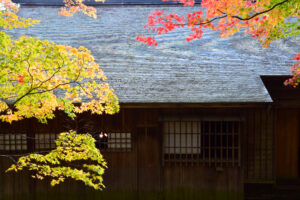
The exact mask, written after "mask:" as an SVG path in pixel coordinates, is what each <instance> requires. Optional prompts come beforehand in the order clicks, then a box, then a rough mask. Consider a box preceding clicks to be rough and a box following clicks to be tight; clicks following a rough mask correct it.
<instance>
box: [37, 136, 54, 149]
mask: <svg viewBox="0 0 300 200" xmlns="http://www.w3.org/2000/svg"><path fill="white" fill-rule="evenodd" d="M57 138H58V134H55V133H38V134H36V135H35V149H36V150H45V149H54V148H55V147H56V144H55V140H56V139H57Z"/></svg>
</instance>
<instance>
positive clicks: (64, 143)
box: [0, 0, 119, 189]
mask: <svg viewBox="0 0 300 200" xmlns="http://www.w3.org/2000/svg"><path fill="white" fill-rule="evenodd" d="M0 5H1V9H0V28H1V31H0V48H1V51H0V122H1V121H2V122H8V123H11V122H13V121H17V120H22V119H24V118H36V119H38V120H39V121H40V122H42V123H46V122H47V120H48V119H52V118H53V117H54V112H55V111H56V110H61V111H64V112H65V113H66V114H67V115H68V116H69V117H71V118H74V117H75V116H76V114H78V113H82V112H85V111H90V112H91V113H92V114H102V113H107V114H113V113H115V112H118V110H119V105H118V98H117V97H116V95H115V94H114V91H113V89H112V88H110V87H109V85H108V83H107V82H106V77H105V75H104V73H103V71H102V70H101V68H100V67H99V65H98V64H97V63H96V62H95V60H94V58H93V56H92V55H91V52H90V51H89V50H88V49H86V48H84V47H79V48H74V47H71V46H66V45H58V44H55V43H53V42H50V41H48V40H39V39H36V38H32V37H27V36H22V37H20V38H18V39H13V38H11V37H10V36H9V35H8V34H7V33H5V32H4V30H5V29H13V28H19V27H29V26H33V25H34V24H36V23H38V21H37V20H33V19H24V18H20V17H19V16H18V15H17V11H18V7H17V6H16V5H15V4H14V3H12V2H11V1H10V0H1V1H0ZM69 8H70V9H71V10H70V11H72V9H73V8H72V6H71V7H69ZM81 8H82V9H85V7H81ZM85 11H86V12H87V13H89V12H90V10H85ZM56 145H57V147H56V148H55V149H54V150H52V151H50V152H49V153H47V154H45V155H43V154H38V152H35V153H30V154H29V155H25V156H22V157H20V158H19V160H18V161H16V160H15V159H14V158H13V157H11V156H7V155H1V156H4V157H9V158H10V159H11V160H13V161H14V162H15V164H13V165H12V166H11V168H10V169H9V170H8V171H11V170H14V171H19V170H23V169H26V170H31V171H34V172H35V175H34V177H35V178H39V179H42V178H44V177H45V176H50V177H52V181H51V184H52V185H55V184H58V183H60V182H62V181H64V180H65V178H72V179H75V180H80V181H82V182H84V183H85V184H86V185H88V186H91V187H93V188H95V189H101V188H103V187H104V185H103V183H102V174H103V173H104V168H105V167H106V162H105V161H104V159H103V157H102V155H101V154H100V151H99V149H97V148H96V147H95V139H94V138H93V137H92V136H91V135H89V134H75V132H73V131H70V132H66V133H61V134H60V136H59V139H58V140H57V141H56ZM79 160H81V161H83V162H79V163H77V164H78V165H79V166H78V165H77V166H76V167H74V166H73V165H72V163H73V162H76V161H79ZM84 161H86V162H84Z"/></svg>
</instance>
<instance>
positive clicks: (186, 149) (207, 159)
mask: <svg viewBox="0 0 300 200" xmlns="http://www.w3.org/2000/svg"><path fill="white" fill-rule="evenodd" d="M163 132H164V133H163V134H164V140H163V144H164V148H163V149H164V157H163V158H164V162H173V163H191V162H193V163H203V164H208V165H212V164H214V165H215V166H220V165H221V166H223V165H227V166H228V165H230V166H236V165H240V122H239V121H235V120H220V121H219V120H201V119H198V120H197V119H191V118H190V119H188V118H186V119H172V120H168V121H164V123H163Z"/></svg>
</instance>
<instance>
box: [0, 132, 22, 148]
mask: <svg viewBox="0 0 300 200" xmlns="http://www.w3.org/2000/svg"><path fill="white" fill-rule="evenodd" d="M0 151H7V152H13V151H27V137H26V134H25V133H16V134H14V133H13V134H9V133H8V134H0Z"/></svg>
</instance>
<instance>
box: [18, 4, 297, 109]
mask: <svg viewBox="0 0 300 200" xmlns="http://www.w3.org/2000/svg"><path fill="white" fill-rule="evenodd" d="M156 9H164V10H166V12H179V13H184V12H188V11H191V10H195V9H199V7H194V8H184V7H174V6H165V7H157V6H156V7H146V6H125V7H121V6H116V7H111V6H110V7H98V19H97V20H94V19H91V18H88V17H86V16H83V15H81V14H79V15H76V16H75V17H73V18H66V17H62V16H58V15H57V12H58V8H56V7H22V8H21V10H20V15H22V16H26V17H32V18H37V19H41V20H42V22H41V23H40V24H39V25H36V26H34V27H32V28H29V29H23V30H18V32H17V33H16V35H20V34H23V33H24V34H27V35H31V36H35V37H38V38H41V39H49V40H52V41H55V42H57V43H62V44H68V45H73V46H80V45H83V46H86V47H88V48H89V49H91V51H92V54H93V55H94V56H95V58H96V60H97V61H98V62H99V64H100V65H101V67H102V68H103V70H104V72H105V74H106V75H107V77H108V79H109V82H110V84H111V86H112V87H113V88H114V89H115V91H116V94H117V95H118V97H119V99H120V102H122V103H167V102H170V103H208V102H271V101H272V99H271V98H270V95H269V94H268V92H267V90H266V88H265V87H264V85H263V83H262V81H261V79H260V75H288V74H289V68H290V66H291V64H292V60H291V57H292V56H294V55H295V54H296V52H298V51H300V48H299V47H300V39H299V38H293V39H285V40H281V41H276V42H274V43H272V45H271V46H270V47H269V48H263V47H260V45H259V44H258V42H257V41H256V40H253V39H252V38H251V37H249V36H244V34H242V33H241V34H238V35H236V36H234V37H231V38H225V39H221V38H220V37H219V36H218V34H217V33H215V32H213V31H210V30H207V32H205V34H204V35H203V39H201V40H196V41H193V42H190V43H187V42H186V41H185V39H184V36H186V35H188V34H189V32H188V30H187V29H180V30H178V31H175V32H173V33H171V34H168V35H162V36H159V37H157V39H158V41H159V42H160V43H159V45H158V46H157V47H149V46H147V45H144V44H142V43H139V42H137V41H136V40H135V38H136V35H137V34H138V33H145V30H144V29H143V25H144V24H145V23H146V21H147V16H148V15H149V14H150V13H151V12H152V11H153V10H156Z"/></svg>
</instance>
